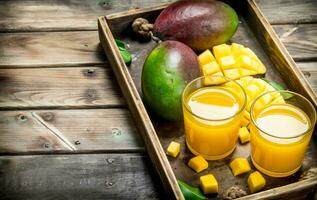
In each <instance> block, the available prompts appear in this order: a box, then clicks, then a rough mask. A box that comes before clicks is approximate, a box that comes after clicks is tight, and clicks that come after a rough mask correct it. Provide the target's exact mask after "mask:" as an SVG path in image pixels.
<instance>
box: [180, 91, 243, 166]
mask: <svg viewBox="0 0 317 200" xmlns="http://www.w3.org/2000/svg"><path fill="white" fill-rule="evenodd" d="M183 98H185V99H184V101H183V113H184V127H185V135H186V143H187V146H188V148H189V149H190V151H191V152H192V153H193V154H195V155H201V156H203V157H204V158H205V159H207V160H217V159H221V158H224V157H226V156H228V155H229V154H230V153H231V152H232V151H233V150H234V149H235V147H236V143H237V139H238V130H239V128H240V125H241V121H242V108H241V107H242V106H243V102H241V100H239V98H238V97H237V96H236V94H234V93H232V92H231V91H229V90H227V89H225V88H224V87H220V86H219V87H218V86H213V87H202V88H200V89H198V90H196V91H194V92H192V93H191V94H189V95H188V96H187V97H186V96H185V97H183Z"/></svg>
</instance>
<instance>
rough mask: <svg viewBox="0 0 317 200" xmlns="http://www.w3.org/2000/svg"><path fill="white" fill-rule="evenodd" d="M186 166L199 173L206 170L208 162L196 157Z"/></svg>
mask: <svg viewBox="0 0 317 200" xmlns="http://www.w3.org/2000/svg"><path fill="white" fill-rule="evenodd" d="M188 166H189V167H190V168H192V169H193V170H195V171H196V172H197V173H199V172H201V171H203V170H204V169H207V168H208V162H207V161H206V160H205V159H204V158H203V157H202V156H196V157H194V158H192V159H190V160H189V162H188Z"/></svg>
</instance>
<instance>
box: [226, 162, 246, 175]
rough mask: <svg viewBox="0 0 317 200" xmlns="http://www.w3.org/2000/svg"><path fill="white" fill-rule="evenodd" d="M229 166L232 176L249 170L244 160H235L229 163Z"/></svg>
mask: <svg viewBox="0 0 317 200" xmlns="http://www.w3.org/2000/svg"><path fill="white" fill-rule="evenodd" d="M229 166H230V168H231V170H232V173H233V175H234V176H237V175H240V174H243V173H246V172H248V171H250V170H251V167H250V165H249V162H248V160H247V159H245V158H236V159H234V160H233V161H232V162H231V163H230V165H229Z"/></svg>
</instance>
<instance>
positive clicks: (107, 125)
mask: <svg viewBox="0 0 317 200" xmlns="http://www.w3.org/2000/svg"><path fill="white" fill-rule="evenodd" d="M0 116H1V117H0V153H1V154H32V153H40V154H42V153H44V154H47V153H84V152H140V151H144V145H143V142H142V139H141V138H140V137H139V134H138V133H137V131H136V128H135V126H134V124H133V121H132V119H131V115H130V112H129V111H128V110H126V109H97V110H95V109H88V110H36V111H35V110H34V111H0ZM0 196H1V195H0Z"/></svg>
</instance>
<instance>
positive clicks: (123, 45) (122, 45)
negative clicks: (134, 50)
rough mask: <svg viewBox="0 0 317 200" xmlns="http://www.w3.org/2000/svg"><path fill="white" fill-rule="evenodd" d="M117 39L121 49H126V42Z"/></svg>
mask: <svg viewBox="0 0 317 200" xmlns="http://www.w3.org/2000/svg"><path fill="white" fill-rule="evenodd" d="M115 41H116V44H117V46H118V48H119V49H120V50H121V49H123V50H126V48H125V44H124V42H122V41H121V40H118V39H115Z"/></svg>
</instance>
